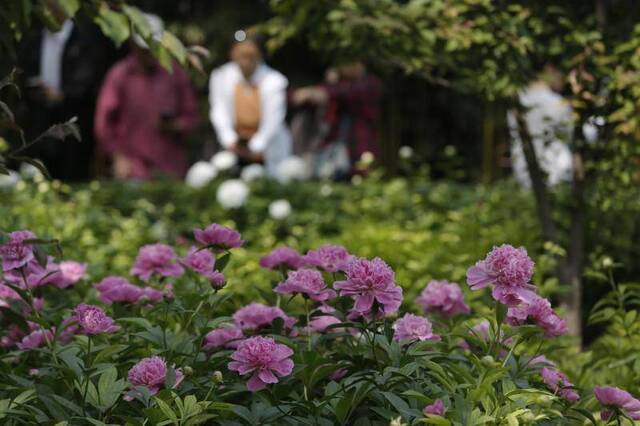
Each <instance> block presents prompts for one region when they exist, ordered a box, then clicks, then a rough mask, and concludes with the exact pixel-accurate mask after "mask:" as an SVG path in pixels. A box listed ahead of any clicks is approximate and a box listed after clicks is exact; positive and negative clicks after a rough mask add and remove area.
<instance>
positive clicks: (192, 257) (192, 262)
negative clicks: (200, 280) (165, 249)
mask: <svg viewBox="0 0 640 426" xmlns="http://www.w3.org/2000/svg"><path fill="white" fill-rule="evenodd" d="M182 263H183V264H184V266H186V267H187V268H189V269H191V270H192V271H194V272H196V273H198V274H200V275H202V276H203V277H206V278H207V279H209V282H210V283H211V286H212V287H213V288H216V289H219V288H222V287H224V284H225V282H226V279H225V277H224V275H223V274H222V273H221V272H220V271H216V270H214V268H215V264H216V259H215V258H214V257H213V254H211V252H210V251H208V250H201V249H198V248H197V247H191V249H189V252H187V255H186V256H185V257H184V259H183V260H182Z"/></svg>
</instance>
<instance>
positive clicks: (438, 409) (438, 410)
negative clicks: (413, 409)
mask: <svg viewBox="0 0 640 426" xmlns="http://www.w3.org/2000/svg"><path fill="white" fill-rule="evenodd" d="M422 411H423V412H424V413H425V414H434V415H436V416H442V415H443V414H444V402H442V400H441V399H436V400H435V401H433V404H429V405H427V406H426V407H424V410H422Z"/></svg>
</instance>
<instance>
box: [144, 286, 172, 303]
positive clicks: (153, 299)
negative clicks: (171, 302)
mask: <svg viewBox="0 0 640 426" xmlns="http://www.w3.org/2000/svg"><path fill="white" fill-rule="evenodd" d="M168 285H170V284H167V286H168ZM165 287H166V286H165ZM163 298H164V293H163V292H161V291H160V290H156V289H155V288H153V287H142V295H141V296H140V298H139V299H138V302H141V303H144V302H147V303H158V302H159V301H161V300H162V299H163Z"/></svg>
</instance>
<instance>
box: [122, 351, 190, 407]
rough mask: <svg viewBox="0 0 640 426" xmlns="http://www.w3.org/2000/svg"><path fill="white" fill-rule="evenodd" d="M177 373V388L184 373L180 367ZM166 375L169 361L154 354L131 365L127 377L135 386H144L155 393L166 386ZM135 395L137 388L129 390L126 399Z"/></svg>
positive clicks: (151, 392)
mask: <svg viewBox="0 0 640 426" xmlns="http://www.w3.org/2000/svg"><path fill="white" fill-rule="evenodd" d="M175 374H176V382H175V384H174V385H173V387H174V388H177V387H178V386H180V383H181V382H182V379H183V378H184V375H183V374H182V371H181V370H180V369H176V370H175ZM166 376H167V362H166V361H165V360H164V359H163V358H161V357H159V356H152V357H149V358H143V359H141V360H140V361H139V362H138V363H137V364H136V365H134V366H133V367H131V369H130V370H129V373H128V375H127V379H128V380H129V383H131V385H133V386H134V387H137V386H144V387H146V388H147V389H149V393H150V394H151V395H155V394H157V393H158V392H159V391H160V389H161V388H162V387H164V385H165V378H166ZM134 395H135V390H134V391H131V392H129V393H128V394H127V396H125V399H127V400H131V399H133V396H134Z"/></svg>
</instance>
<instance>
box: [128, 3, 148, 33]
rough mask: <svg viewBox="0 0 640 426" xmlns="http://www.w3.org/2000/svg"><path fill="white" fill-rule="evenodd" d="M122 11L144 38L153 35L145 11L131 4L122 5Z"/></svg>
mask: <svg viewBox="0 0 640 426" xmlns="http://www.w3.org/2000/svg"><path fill="white" fill-rule="evenodd" d="M122 11H123V12H124V13H125V15H127V17H128V18H129V20H130V21H131V24H132V25H133V29H134V30H135V32H136V33H138V34H140V36H142V38H144V39H147V38H149V37H151V35H152V29H151V25H150V24H149V20H148V19H147V17H146V16H144V13H143V12H142V11H141V10H140V9H138V8H137V7H135V6H129V5H127V4H125V5H123V6H122Z"/></svg>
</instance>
